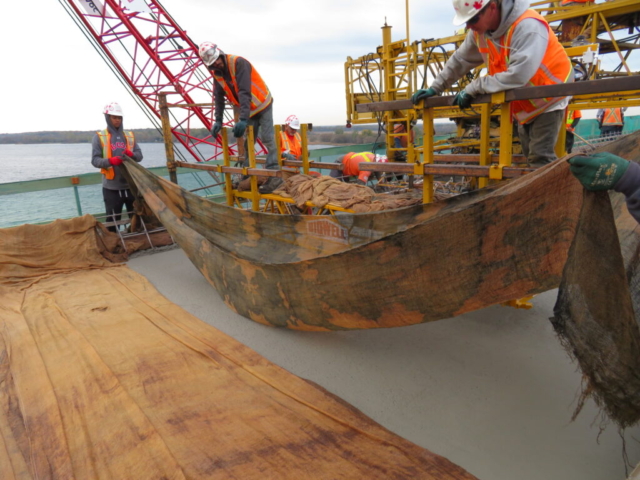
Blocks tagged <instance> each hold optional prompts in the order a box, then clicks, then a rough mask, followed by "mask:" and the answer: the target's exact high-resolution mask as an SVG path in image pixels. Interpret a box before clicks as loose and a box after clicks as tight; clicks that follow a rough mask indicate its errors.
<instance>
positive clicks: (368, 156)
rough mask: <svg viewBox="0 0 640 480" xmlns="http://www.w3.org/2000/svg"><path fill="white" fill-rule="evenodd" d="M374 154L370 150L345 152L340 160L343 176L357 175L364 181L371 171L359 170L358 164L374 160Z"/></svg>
mask: <svg viewBox="0 0 640 480" xmlns="http://www.w3.org/2000/svg"><path fill="white" fill-rule="evenodd" d="M375 159H376V156H375V155H374V154H373V153H371V152H360V153H353V152H351V153H347V154H346V155H345V156H344V159H343V160H342V164H343V165H344V168H343V169H342V173H343V175H344V176H352V175H353V176H357V177H358V179H360V180H362V181H363V182H366V181H367V179H368V178H369V176H370V175H371V172H369V171H366V170H364V171H360V168H359V167H358V164H359V163H361V162H375Z"/></svg>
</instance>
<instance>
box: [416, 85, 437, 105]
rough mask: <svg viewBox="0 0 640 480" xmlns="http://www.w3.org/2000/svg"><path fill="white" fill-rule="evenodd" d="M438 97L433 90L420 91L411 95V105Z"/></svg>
mask: <svg viewBox="0 0 640 480" xmlns="http://www.w3.org/2000/svg"><path fill="white" fill-rule="evenodd" d="M436 95H438V93H437V92H436V91H435V90H434V89H433V88H427V89H422V90H418V91H417V92H416V93H414V94H413V95H411V103H413V104H414V105H417V104H418V102H419V101H420V100H424V99H425V98H429V97H434V96H436Z"/></svg>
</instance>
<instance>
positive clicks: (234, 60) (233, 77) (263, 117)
mask: <svg viewBox="0 0 640 480" xmlns="http://www.w3.org/2000/svg"><path fill="white" fill-rule="evenodd" d="M198 54H199V55H200V58H201V59H202V61H203V62H204V64H205V65H206V67H207V69H208V70H209V71H210V72H211V74H212V75H213V78H214V84H215V85H214V90H213V97H214V103H215V110H214V114H215V122H214V124H213V127H212V128H211V135H213V137H216V136H217V135H218V133H220V131H221V130H222V118H223V114H224V104H225V98H226V99H227V100H228V101H229V103H231V104H232V105H233V106H234V108H236V109H238V110H239V112H240V119H239V120H238V121H237V122H236V124H235V125H234V127H233V135H234V136H235V137H236V138H237V139H238V138H241V137H242V136H243V135H244V132H245V130H246V128H247V126H248V125H251V126H252V127H253V131H254V133H255V137H256V139H257V138H260V140H262V143H263V145H264V146H265V148H266V149H267V161H266V165H265V168H268V169H272V170H278V169H279V165H278V155H277V152H276V141H275V133H274V128H273V109H272V106H273V98H272V97H271V92H270V91H269V87H267V84H266V83H265V82H264V80H263V79H262V77H261V76H260V74H259V73H258V71H257V70H256V69H255V68H254V67H253V65H251V63H249V61H247V60H246V59H244V58H242V57H239V56H237V55H230V54H226V53H224V52H223V51H222V50H220V48H218V46H217V45H216V44H214V43H211V42H203V43H201V44H200V47H199V48H198ZM251 148H253V145H251ZM245 151H246V152H248V151H249V145H247V141H246V139H245ZM244 166H245V167H248V166H249V157H248V154H247V155H246V156H245V159H244ZM281 183H282V179H281V178H279V177H269V180H267V181H266V182H265V183H264V184H263V185H261V186H260V193H271V192H272V191H273V190H275V188H276V187H278V186H279V185H280V184H281Z"/></svg>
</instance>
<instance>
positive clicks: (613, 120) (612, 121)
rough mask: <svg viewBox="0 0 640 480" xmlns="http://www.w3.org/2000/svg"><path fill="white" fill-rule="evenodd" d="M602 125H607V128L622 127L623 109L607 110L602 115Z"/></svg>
mask: <svg viewBox="0 0 640 480" xmlns="http://www.w3.org/2000/svg"><path fill="white" fill-rule="evenodd" d="M602 125H606V126H607V127H622V126H623V125H624V121H623V120H622V109H621V108H605V109H604V113H603V115H602Z"/></svg>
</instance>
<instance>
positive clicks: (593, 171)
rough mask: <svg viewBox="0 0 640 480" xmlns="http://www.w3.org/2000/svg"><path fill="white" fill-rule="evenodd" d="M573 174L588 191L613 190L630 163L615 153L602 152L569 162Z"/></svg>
mask: <svg viewBox="0 0 640 480" xmlns="http://www.w3.org/2000/svg"><path fill="white" fill-rule="evenodd" d="M569 165H571V167H569V168H570V169H571V173H573V174H574V175H575V177H576V178H577V179H578V180H579V181H580V183H581V184H582V185H583V186H584V188H586V189H587V190H592V191H597V190H609V189H610V188H613V187H614V186H615V184H616V183H618V180H620V178H622V175H624V172H626V171H627V168H629V161H628V160H625V159H624V158H620V157H619V156H617V155H614V154H613V153H608V152H600V153H594V154H593V155H590V156H582V155H579V156H575V157H573V158H571V159H570V160H569Z"/></svg>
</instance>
